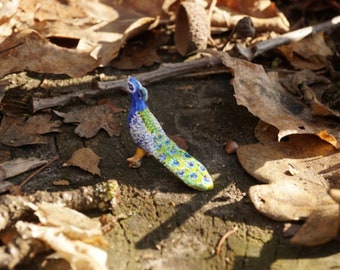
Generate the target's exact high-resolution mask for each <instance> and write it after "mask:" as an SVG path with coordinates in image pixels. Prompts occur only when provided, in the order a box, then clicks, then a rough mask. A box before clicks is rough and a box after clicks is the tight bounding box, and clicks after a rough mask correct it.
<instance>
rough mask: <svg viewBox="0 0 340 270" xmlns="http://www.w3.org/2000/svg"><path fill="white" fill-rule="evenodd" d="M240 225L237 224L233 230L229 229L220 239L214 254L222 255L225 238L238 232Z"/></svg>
mask: <svg viewBox="0 0 340 270" xmlns="http://www.w3.org/2000/svg"><path fill="white" fill-rule="evenodd" d="M237 230H238V227H237V226H235V227H234V228H233V229H232V230H230V231H227V232H226V233H225V234H224V235H223V236H222V237H221V239H220V240H219V241H218V243H217V245H216V248H215V254H214V256H220V255H221V249H222V245H223V243H224V241H225V240H227V238H228V237H229V236H230V235H232V234H233V233H235V232H237Z"/></svg>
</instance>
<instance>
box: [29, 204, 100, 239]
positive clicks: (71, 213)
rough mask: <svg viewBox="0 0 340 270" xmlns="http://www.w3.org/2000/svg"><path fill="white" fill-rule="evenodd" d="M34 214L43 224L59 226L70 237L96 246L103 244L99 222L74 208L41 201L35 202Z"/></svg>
mask: <svg viewBox="0 0 340 270" xmlns="http://www.w3.org/2000/svg"><path fill="white" fill-rule="evenodd" d="M34 214H35V215H36V216H37V217H38V218H39V221H40V222H41V223H42V224H43V225H44V226H52V227H57V228H61V229H62V232H63V234H65V236H67V237H69V238H70V239H82V241H83V242H85V243H88V244H96V245H97V246H104V245H105V241H104V239H103V238H101V237H102V231H101V224H100V223H99V222H98V221H97V220H94V219H90V218H88V217H87V216H85V215H84V214H82V213H80V212H78V211H76V210H73V209H71V208H68V207H63V206H60V205H55V204H52V203H46V202H43V203H38V204H37V209H36V210H35V212H34ZM97 237H99V238H97Z"/></svg>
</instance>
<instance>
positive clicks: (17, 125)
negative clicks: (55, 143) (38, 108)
mask: <svg viewBox="0 0 340 270" xmlns="http://www.w3.org/2000/svg"><path fill="white" fill-rule="evenodd" d="M51 118H52V116H51V115H49V114H37V115H33V116H29V117H28V118H25V117H23V116H21V115H17V116H9V115H6V114H4V115H3V119H2V121H1V126H0V142H1V143H3V144H5V145H9V146H14V147H18V146H22V145H28V144H45V143H47V138H45V137H43V136H41V134H46V133H50V132H59V131H60V130H59V129H58V127H59V126H60V125H61V124H62V122H61V121H51Z"/></svg>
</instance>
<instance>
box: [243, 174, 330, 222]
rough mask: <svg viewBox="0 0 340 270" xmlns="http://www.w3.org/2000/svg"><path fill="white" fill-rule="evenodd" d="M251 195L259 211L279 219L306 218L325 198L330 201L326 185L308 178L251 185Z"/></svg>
mask: <svg viewBox="0 0 340 270" xmlns="http://www.w3.org/2000/svg"><path fill="white" fill-rule="evenodd" d="M273 172H274V171H273ZM249 196H250V199H251V201H252V202H253V204H254V206H255V208H256V210H257V211H259V212H260V213H262V214H263V215H265V216H267V217H269V218H271V219H274V220H278V221H292V220H305V219H306V218H307V217H308V216H309V215H310V214H311V213H312V212H313V211H314V210H315V208H316V207H318V206H319V205H320V204H322V203H324V201H325V200H326V201H330V198H329V197H328V196H327V189H326V188H325V187H323V186H320V185H317V184H314V183H311V182H308V181H306V180H300V181H299V180H290V181H279V182H275V183H271V184H269V185H255V186H251V187H250V188H249Z"/></svg>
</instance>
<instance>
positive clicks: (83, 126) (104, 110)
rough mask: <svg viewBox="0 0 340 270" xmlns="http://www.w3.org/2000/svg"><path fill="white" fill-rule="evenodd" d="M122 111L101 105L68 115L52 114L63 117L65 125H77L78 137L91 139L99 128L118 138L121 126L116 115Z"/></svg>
mask: <svg viewBox="0 0 340 270" xmlns="http://www.w3.org/2000/svg"><path fill="white" fill-rule="evenodd" d="M122 111H123V109H120V108H117V107H113V106H112V104H103V105H97V106H93V107H86V108H82V109H79V110H74V111H71V112H69V113H62V112H58V111H54V112H55V113H56V114H57V115H58V116H60V117H63V118H64V122H65V123H79V125H78V127H77V128H76V129H75V133H76V134H78V135H79V136H80V137H85V138H91V137H93V136H95V135H96V134H97V132H98V131H99V130H100V129H101V128H102V129H104V130H105V131H106V132H107V133H108V134H109V135H110V136H114V135H115V136H119V134H120V130H121V124H120V121H119V120H118V119H117V115H116V113H118V112H122Z"/></svg>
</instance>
